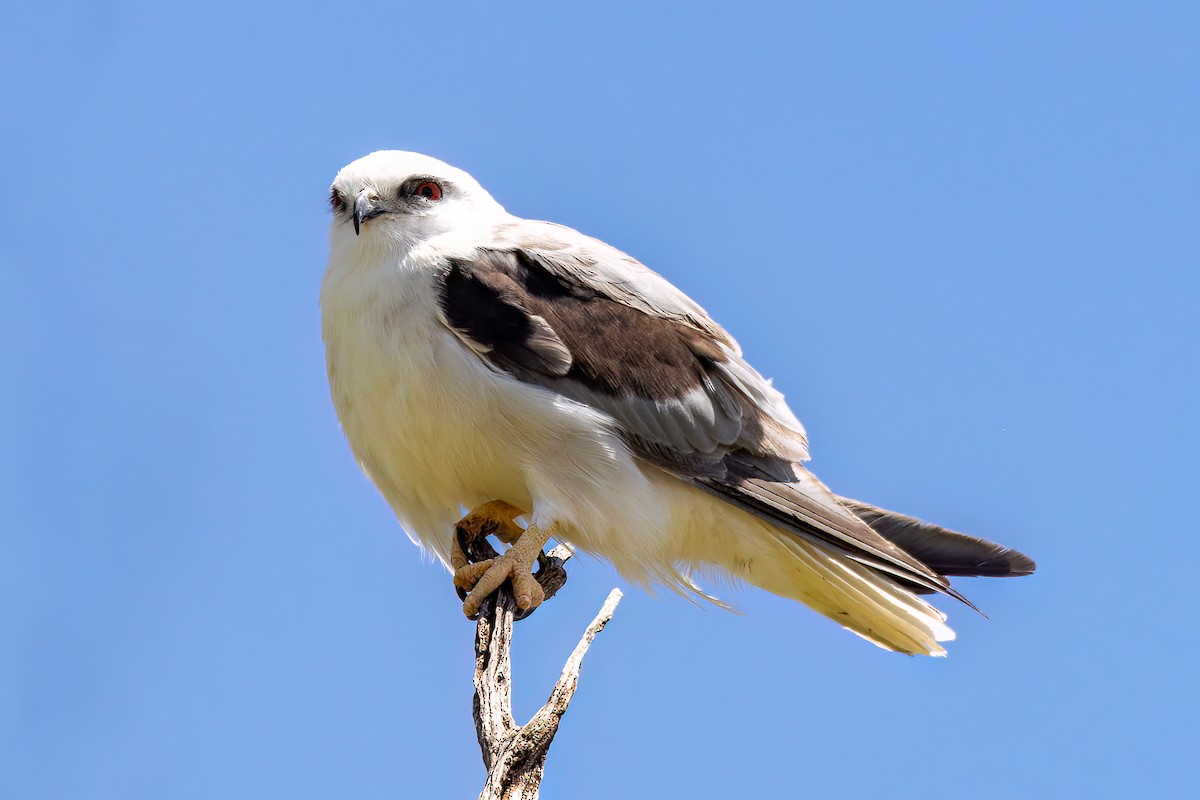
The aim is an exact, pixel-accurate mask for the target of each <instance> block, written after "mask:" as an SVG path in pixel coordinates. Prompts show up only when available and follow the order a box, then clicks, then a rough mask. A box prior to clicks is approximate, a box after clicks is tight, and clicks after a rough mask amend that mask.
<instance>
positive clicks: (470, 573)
mask: <svg viewBox="0 0 1200 800" xmlns="http://www.w3.org/2000/svg"><path fill="white" fill-rule="evenodd" d="M522 513H523V512H522V511H521V510H520V509H519V508H516V507H515V506H512V505H510V504H508V503H505V502H503V501H500V500H495V501H492V502H491V503H485V504H484V505H482V506H480V507H479V508H477V509H475V510H474V511H472V512H471V513H470V514H468V515H467V516H465V517H463V519H462V520H461V521H460V522H459V523H458V526H457V528H456V530H455V536H454V543H453V545H452V549H451V555H450V564H451V566H452V567H454V585H455V587H456V588H458V590H459V596H460V597H464V595H465V593H466V592H468V591H469V592H470V594H469V595H466V596H465V597H464V600H463V613H465V614H466V615H467V616H468V617H474V616H475V615H476V614H477V613H478V612H479V607H480V605H482V603H483V601H484V600H485V599H486V598H487V597H488V596H489V595H491V594H492V593H493V592H495V591H496V590H497V589H499V588H500V585H501V584H502V583H504V581H505V580H507V579H510V578H511V579H512V587H513V597H514V598H515V599H516V602H517V608H519V609H520V610H521V611H522V612H524V613H523V614H522V616H527V615H528V613H529V612H531V611H533V609H535V608H537V607H538V606H539V605H540V604H541V603H542V601H543V600H544V599H545V591H544V590H543V589H542V587H541V585H540V584H539V583H538V581H537V579H536V578H535V577H534V576H533V574H532V570H533V565H534V564H535V563H537V562H538V561H539V557H541V556H542V547H543V546H545V544H546V542H547V540H549V538H550V537H551V536H552V535H553V534H554V528H553V527H551V528H550V529H548V530H542V529H540V528H537V527H534V526H530V527H529V528H528V529H527V530H522V529H521V526H519V525H517V524H516V522H514V521H513V520H514V518H515V517H518V516H520V515H521V514H522ZM489 535H491V536H495V537H496V538H497V539H499V540H500V541H502V542H506V543H509V544H510V545H511V546H510V547H509V549H508V551H507V552H506V553H504V555H501V556H496V557H493V558H486V559H485V560H483V561H479V562H477V563H470V560H469V559H468V557H467V555H468V554H467V550H468V549H470V548H471V545H472V543H473V542H482V541H483V539H484V537H487V536H489ZM488 549H489V550H490V546H488Z"/></svg>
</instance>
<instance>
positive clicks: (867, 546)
mask: <svg viewBox="0 0 1200 800" xmlns="http://www.w3.org/2000/svg"><path fill="white" fill-rule="evenodd" d="M495 238H496V242H497V245H496V247H494V248H492V247H489V248H482V249H480V250H478V251H477V252H476V253H475V254H474V255H473V256H472V257H469V258H459V259H454V260H451V261H450V262H449V263H448V265H447V269H446V272H445V274H444V276H443V277H442V286H441V301H442V309H441V310H442V315H443V319H444V321H445V323H446V325H447V326H448V327H449V328H450V329H451V330H453V331H454V332H455V334H456V335H458V336H459V337H460V338H462V339H463V340H464V342H466V343H467V344H468V346H470V347H471V348H472V349H473V350H474V351H475V352H476V353H479V354H480V356H481V357H482V358H484V359H485V360H487V361H488V362H489V363H491V364H492V365H493V366H494V367H497V368H499V369H502V370H504V371H506V372H508V373H509V374H511V375H514V376H515V377H517V378H519V379H521V380H524V381H526V382H529V383H533V384H537V385H539V386H542V387H544V388H546V389H548V390H550V391H553V392H555V393H558V394H560V395H563V396H566V397H568V398H570V399H572V400H575V401H577V402H580V403H584V404H586V405H588V406H591V407H593V408H598V409H601V410H603V411H605V412H606V413H608V414H609V415H611V416H612V418H613V420H614V424H615V425H616V427H617V429H618V431H619V432H620V433H621V434H622V435H623V437H624V438H625V439H626V441H627V442H628V443H629V445H630V447H631V448H632V450H633V451H634V452H635V453H636V454H638V455H639V456H640V457H641V458H643V459H644V460H646V461H647V462H649V463H651V464H654V465H655V466H658V467H660V468H662V469H664V470H666V471H667V472H670V473H671V474H673V475H675V476H677V477H679V478H680V479H682V480H685V481H688V482H690V483H692V484H694V485H696V486H697V487H699V488H701V489H703V490H705V491H707V492H709V493H711V494H713V495H714V496H716V497H718V498H720V499H722V500H724V501H726V502H729V503H732V504H734V505H736V506H738V507H739V508H742V509H743V510H745V511H748V512H749V513H751V514H754V515H756V516H758V517H760V518H762V519H764V520H767V521H769V522H771V523H772V524H774V525H777V526H779V527H781V528H783V529H785V530H788V531H791V532H793V533H795V534H796V535H798V536H801V537H804V538H806V539H808V540H810V541H814V542H818V543H820V544H822V545H823V546H826V547H829V548H831V549H833V550H835V551H837V552H840V553H842V554H844V555H846V556H848V557H850V558H853V559H855V560H857V561H859V562H861V563H863V564H866V565H868V566H870V567H872V568H874V569H877V570H879V571H881V572H884V573H887V574H889V575H891V576H892V577H894V578H895V579H896V580H898V581H900V582H902V583H905V584H906V585H912V586H914V587H916V588H918V589H920V590H924V591H937V592H944V593H946V594H949V595H951V596H953V597H956V598H958V599H960V600H963V601H964V602H966V600H965V598H963V597H962V596H961V595H960V594H958V592H956V591H954V589H952V588H951V587H950V584H949V582H948V581H947V580H946V579H945V578H944V577H942V576H941V575H939V574H938V573H937V572H935V571H934V570H932V569H930V568H929V567H928V566H926V565H925V564H923V563H922V562H921V561H919V560H918V559H917V558H914V557H913V556H912V555H910V554H909V553H907V552H905V550H904V549H902V548H901V547H899V546H897V545H896V544H894V543H893V542H892V541H889V540H888V538H885V536H884V535H881V534H880V533H879V532H877V531H876V530H875V529H873V528H872V527H871V525H869V524H867V522H864V521H863V520H862V519H860V517H859V515H857V514H856V513H855V511H856V510H857V509H851V508H847V506H846V505H843V503H842V502H839V500H838V498H837V497H836V496H835V495H833V494H832V493H831V492H829V490H828V489H826V488H825V486H824V485H823V484H821V482H820V481H818V480H817V479H816V477H814V476H813V475H812V474H811V473H809V472H808V471H807V470H806V469H804V467H803V466H801V464H800V462H802V461H804V460H806V459H807V458H808V446H807V439H806V436H805V433H804V428H803V426H802V425H801V424H800V422H799V421H798V420H797V419H796V417H795V416H794V415H793V414H792V412H791V410H790V409H789V408H788V406H787V404H786V402H785V401H784V399H783V396H782V395H781V394H780V393H779V392H778V391H777V390H775V389H774V387H772V386H771V384H770V382H769V381H767V380H766V379H765V378H763V377H762V376H761V375H760V374H759V373H758V372H757V371H755V370H754V368H753V367H751V366H750V365H749V364H748V363H747V362H746V361H745V360H744V359H743V358H742V356H741V351H740V350H739V348H738V347H737V344H736V342H734V340H733V339H732V337H730V336H729V334H728V333H726V332H725V331H724V330H723V329H722V328H721V327H720V326H718V325H717V324H716V323H715V322H713V321H712V320H711V319H710V318H709V317H708V315H707V314H706V313H705V312H704V310H703V309H702V308H700V306H699V305H697V304H696V303H695V302H694V301H692V300H691V299H690V298H688V297H687V296H686V295H684V294H683V293H682V292H680V291H679V290H678V289H676V288H675V287H674V286H672V285H671V284H670V283H668V282H667V281H666V280H665V279H663V278H662V277H660V276H658V275H657V274H655V273H654V272H652V271H651V270H649V269H647V268H646V267H644V266H642V265H641V264H640V263H638V262H637V261H635V260H634V259H632V258H630V257H629V256H627V255H625V254H624V253H621V252H620V251H617V250H615V249H613V248H611V247H609V246H608V245H605V244H603V243H601V242H599V241H597V240H595V239H590V238H588V237H585V236H583V235H582V234H579V233H577V232H575V231H572V230H571V229H569V228H564V227H562V226H558V225H551V224H550V223H533V222H524V221H520V222H513V223H509V224H506V225H504V226H502V227H501V228H500V229H499V230H498V231H497V234H496V237H495Z"/></svg>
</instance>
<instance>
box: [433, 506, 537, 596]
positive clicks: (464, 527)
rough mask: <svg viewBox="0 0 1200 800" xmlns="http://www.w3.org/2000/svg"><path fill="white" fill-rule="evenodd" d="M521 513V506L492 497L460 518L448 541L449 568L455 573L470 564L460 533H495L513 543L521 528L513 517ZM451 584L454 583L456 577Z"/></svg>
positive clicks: (480, 535) (476, 535)
mask: <svg viewBox="0 0 1200 800" xmlns="http://www.w3.org/2000/svg"><path fill="white" fill-rule="evenodd" d="M524 513H525V512H524V511H522V510H521V509H519V508H517V507H516V506H514V505H512V504H510V503H506V502H504V501H503V500H493V501H491V502H490V503H484V504H483V505H481V506H479V508H476V509H475V510H473V511H472V512H471V513H470V514H467V515H466V516H465V517H463V518H462V519H460V520H459V521H458V525H456V526H455V528H456V530H455V532H454V537H453V539H452V541H451V542H450V567H451V568H452V569H453V570H454V572H455V575H457V574H458V571H459V570H461V569H462V568H463V567H466V566H468V565H469V564H470V559H468V558H467V554H466V553H465V552H464V551H463V546H464V544H465V542H463V540H462V536H465V537H466V538H467V539H468V540H470V539H480V538H485V537H488V536H495V537H496V538H497V539H499V540H500V541H502V542H515V541H516V540H517V539H520V538H521V534H523V533H524V532H525V529H524V528H522V527H521V526H520V525H518V524H517V523H516V522H514V521H513V520H515V519H516V518H517V517H519V516H521V515H522V514H524ZM460 531H461V536H460ZM477 557H478V556H477ZM480 563H482V562H480ZM455 585H456V586H457V585H458V582H457V580H456V581H455ZM472 585H474V584H472Z"/></svg>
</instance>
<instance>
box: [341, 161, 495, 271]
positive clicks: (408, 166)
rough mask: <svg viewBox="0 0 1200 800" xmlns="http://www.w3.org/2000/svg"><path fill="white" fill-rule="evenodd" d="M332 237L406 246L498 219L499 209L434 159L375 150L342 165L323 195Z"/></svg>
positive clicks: (454, 170)
mask: <svg viewBox="0 0 1200 800" xmlns="http://www.w3.org/2000/svg"><path fill="white" fill-rule="evenodd" d="M329 204H330V207H331V209H332V210H333V221H332V227H331V235H332V236H333V238H334V239H337V238H340V237H350V238H351V239H354V238H356V237H361V241H362V244H367V243H368V242H370V244H371V245H372V246H373V247H378V246H379V245H380V244H382V243H383V242H382V241H381V239H385V240H392V241H394V242H395V243H397V244H400V245H402V246H407V247H412V246H414V245H416V244H418V243H421V242H424V241H427V240H429V239H430V238H432V237H434V236H437V235H439V234H443V233H448V232H452V231H462V230H464V229H468V228H474V227H478V226H479V225H481V224H490V223H494V222H495V221H498V220H500V219H502V218H504V217H505V216H507V215H506V213H505V211H504V209H503V208H502V207H501V206H500V204H499V203H497V202H496V201H495V200H494V199H492V196H491V195H490V194H488V193H487V191H486V190H485V189H484V188H483V187H482V186H480V185H479V182H478V181H476V180H475V179H474V178H472V177H471V176H470V175H468V174H467V173H466V172H463V171H462V170H461V169H458V168H456V167H452V166H450V165H449V164H446V163H445V162H442V161H438V160H437V159H436V158H431V157H430V156H425V155H421V154H420V153H410V152H407V151H404V150H380V151H378V152H375V153H371V154H370V155H367V156H363V157H362V158H360V159H358V160H357V161H354V162H352V163H350V164H347V165H346V166H345V167H342V169H341V171H339V172H338V174H337V177H336V178H334V179H333V185H332V186H331V187H330V191H329Z"/></svg>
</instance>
